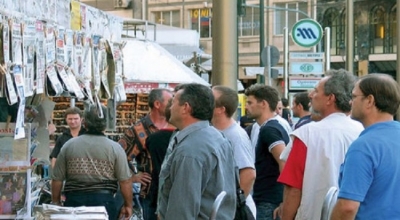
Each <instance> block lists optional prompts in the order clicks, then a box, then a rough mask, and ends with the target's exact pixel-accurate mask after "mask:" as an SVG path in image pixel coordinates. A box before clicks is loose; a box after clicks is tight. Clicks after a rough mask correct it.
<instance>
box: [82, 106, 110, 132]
mask: <svg viewBox="0 0 400 220" xmlns="http://www.w3.org/2000/svg"><path fill="white" fill-rule="evenodd" d="M101 110H102V111H103V117H102V118H101V117H100V114H99V109H98V107H97V106H96V105H90V106H89V109H88V110H87V111H85V114H84V119H85V128H86V130H88V131H97V132H103V131H104V130H105V129H106V126H107V118H106V117H105V116H106V115H107V108H106V107H105V106H104V105H101Z"/></svg>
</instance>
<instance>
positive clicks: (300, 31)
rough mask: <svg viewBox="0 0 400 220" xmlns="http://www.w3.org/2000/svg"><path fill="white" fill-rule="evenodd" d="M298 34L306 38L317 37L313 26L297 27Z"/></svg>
mask: <svg viewBox="0 0 400 220" xmlns="http://www.w3.org/2000/svg"><path fill="white" fill-rule="evenodd" d="M296 31H297V36H298V37H302V38H304V39H317V36H316V35H315V33H314V31H313V30H312V29H311V28H297V30H296Z"/></svg>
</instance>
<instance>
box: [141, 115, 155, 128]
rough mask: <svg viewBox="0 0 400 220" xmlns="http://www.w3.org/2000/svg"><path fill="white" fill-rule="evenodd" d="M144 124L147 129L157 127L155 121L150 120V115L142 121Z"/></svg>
mask: <svg viewBox="0 0 400 220" xmlns="http://www.w3.org/2000/svg"><path fill="white" fill-rule="evenodd" d="M142 123H143V124H144V125H146V126H147V127H155V128H157V127H156V125H155V124H154V123H153V121H152V120H151V118H150V114H148V115H146V116H145V117H144V118H143V119H142Z"/></svg>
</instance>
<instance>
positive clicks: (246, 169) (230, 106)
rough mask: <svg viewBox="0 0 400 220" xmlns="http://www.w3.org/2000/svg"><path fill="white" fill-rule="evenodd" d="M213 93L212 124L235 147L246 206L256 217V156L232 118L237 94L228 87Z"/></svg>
mask: <svg viewBox="0 0 400 220" xmlns="http://www.w3.org/2000/svg"><path fill="white" fill-rule="evenodd" d="M212 91H213V94H214V98H215V108H214V115H213V118H212V124H213V126H214V127H215V128H216V129H218V130H220V131H221V132H222V133H223V134H224V135H225V137H226V138H227V139H228V140H229V141H230V142H231V144H232V146H233V149H234V156H235V161H236V166H237V167H238V169H239V180H240V188H241V189H242V190H243V191H244V195H245V196H246V205H247V206H248V207H249V208H250V210H251V211H252V213H253V215H254V217H256V205H255V203H254V201H253V197H252V196H251V195H250V194H249V193H250V192H251V191H252V189H253V184H254V180H255V179H256V170H255V168H254V157H255V155H254V152H253V149H252V146H251V143H250V139H249V137H248V135H247V133H246V131H245V130H244V129H243V128H242V127H240V125H239V124H238V123H236V121H235V120H234V119H233V118H232V116H233V114H234V113H235V112H236V109H237V106H238V95H237V92H236V91H235V90H233V89H231V88H229V87H226V86H214V87H213V88H212Z"/></svg>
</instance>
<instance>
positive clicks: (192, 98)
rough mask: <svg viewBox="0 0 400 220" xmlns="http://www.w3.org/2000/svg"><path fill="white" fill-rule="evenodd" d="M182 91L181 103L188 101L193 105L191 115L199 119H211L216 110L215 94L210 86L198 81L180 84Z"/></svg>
mask: <svg viewBox="0 0 400 220" xmlns="http://www.w3.org/2000/svg"><path fill="white" fill-rule="evenodd" d="M179 86H180V88H179V91H180V90H182V93H181V95H180V97H179V105H183V104H185V102H187V103H188V104H189V105H190V106H191V107H192V112H191V113H190V115H191V116H192V117H193V118H196V119H199V120H208V121H211V119H212V116H213V111H214V95H213V94H212V91H211V89H210V88H209V87H207V86H205V85H201V84H197V83H188V84H182V85H179Z"/></svg>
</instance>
